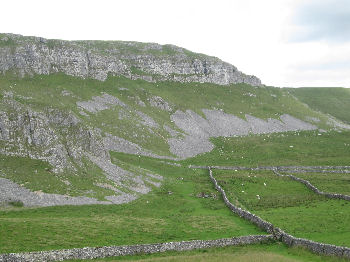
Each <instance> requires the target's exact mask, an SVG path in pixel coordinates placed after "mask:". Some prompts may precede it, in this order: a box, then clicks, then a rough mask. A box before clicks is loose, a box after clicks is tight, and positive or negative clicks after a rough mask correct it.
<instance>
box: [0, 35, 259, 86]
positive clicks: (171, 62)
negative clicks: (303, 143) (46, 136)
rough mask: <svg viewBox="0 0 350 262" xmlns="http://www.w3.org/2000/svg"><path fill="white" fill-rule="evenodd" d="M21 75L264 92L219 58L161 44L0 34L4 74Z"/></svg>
mask: <svg viewBox="0 0 350 262" xmlns="http://www.w3.org/2000/svg"><path fill="white" fill-rule="evenodd" d="M9 70H11V71H15V72H18V73H19V75H21V76H23V75H26V74H28V75H32V74H50V73H57V72H63V73H65V74H67V75H72V76H78V77H82V78H88V77H90V78H95V79H98V80H101V81H104V80H105V79H106V78H107V76H108V75H109V74H111V75H124V76H127V77H129V78H132V79H137V78H142V79H144V80H146V81H155V80H170V81H179V82H209V83H215V84H220V85H228V84H231V83H247V84H251V85H254V86H260V85H261V81H260V80H259V79H258V78H257V77H255V76H249V75H245V74H243V73H242V72H240V71H238V70H237V68H236V67H234V66H233V65H231V64H228V63H225V62H223V61H221V60H219V59H218V58H215V57H209V56H205V55H201V54H196V53H192V52H190V51H188V50H185V49H182V48H179V47H176V46H171V45H165V46H161V45H158V44H145V43H136V42H107V41H106V42H102V41H60V40H46V39H43V38H37V37H23V36H20V35H12V34H0V72H6V71H9Z"/></svg>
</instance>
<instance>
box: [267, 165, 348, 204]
mask: <svg viewBox="0 0 350 262" xmlns="http://www.w3.org/2000/svg"><path fill="white" fill-rule="evenodd" d="M273 172H274V173H275V174H276V175H277V176H281V177H289V178H291V179H293V180H294V181H298V182H300V183H302V184H304V185H305V186H307V187H308V188H309V189H311V190H312V191H314V192H315V193H316V194H319V195H323V196H325V197H328V198H335V199H343V200H347V201H350V196H348V195H343V194H334V193H326V192H323V191H321V190H319V189H318V188H317V187H315V186H314V185H313V184H311V183H310V182H309V181H307V180H305V179H301V178H299V177H296V176H293V175H282V174H280V173H278V172H277V171H276V170H273Z"/></svg>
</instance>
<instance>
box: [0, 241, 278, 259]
mask: <svg viewBox="0 0 350 262" xmlns="http://www.w3.org/2000/svg"><path fill="white" fill-rule="evenodd" d="M271 240H273V237H272V236H271V235H252V236H242V237H233V238H222V239H216V240H193V241H181V242H168V243H159V244H145V245H129V246H105V247H85V248H74V249H65V250H53V251H42V252H30V253H12V254H3V255H0V262H36V261H63V260H67V259H94V258H104V257H115V256H125V255H136V254H152V253H159V252H166V251H186V250H193V249H203V248H211V247H225V246H236V245H248V244H256V243H261V242H266V241H271Z"/></svg>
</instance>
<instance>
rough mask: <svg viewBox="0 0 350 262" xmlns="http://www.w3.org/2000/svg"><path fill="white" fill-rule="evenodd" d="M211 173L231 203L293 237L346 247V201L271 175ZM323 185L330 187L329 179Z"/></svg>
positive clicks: (349, 234)
mask: <svg viewBox="0 0 350 262" xmlns="http://www.w3.org/2000/svg"><path fill="white" fill-rule="evenodd" d="M213 173H214V176H215V177H216V179H217V180H218V183H219V184H220V185H222V186H223V188H224V189H225V191H226V193H227V195H228V198H229V199H230V201H231V202H232V203H234V204H238V205H241V206H242V207H244V208H246V209H248V210H250V211H251V212H253V213H255V214H257V215H259V216H261V217H262V218H263V219H265V220H266V221H269V222H271V223H273V224H274V225H275V226H278V227H280V228H281V229H283V230H285V231H286V232H288V233H290V234H292V235H294V236H296V237H301V238H307V239H311V240H314V241H318V242H323V243H329V244H335V245H340V246H348V247H350V202H349V201H345V200H333V199H332V200H331V199H327V198H325V197H323V196H319V195H317V194H315V193H314V192H312V191H311V190H309V189H308V188H307V187H306V186H305V185H303V184H301V183H299V182H296V181H293V180H291V179H289V178H287V177H278V176H276V175H274V174H273V173H272V172H264V171H254V172H244V171H237V172H235V171H224V170H214V171H213ZM326 181H327V183H328V184H332V179H331V176H329V177H327V180H326ZM337 183H338V182H337V181H335V186H336V184H337ZM333 188H334V186H333Z"/></svg>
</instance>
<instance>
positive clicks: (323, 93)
mask: <svg viewBox="0 0 350 262" xmlns="http://www.w3.org/2000/svg"><path fill="white" fill-rule="evenodd" d="M288 91H289V92H290V93H291V94H293V95H294V96H296V97H297V98H298V99H299V100H300V101H302V102H303V103H305V104H307V105H309V106H310V107H311V108H312V109H314V110H317V111H320V112H323V113H326V114H330V115H332V116H334V117H336V118H338V119H340V120H342V121H344V122H346V123H348V124H349V123H350V114H349V111H350V89H347V88H334V87H332V88H315V87H312V88H306V87H304V88H289V89H288Z"/></svg>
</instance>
